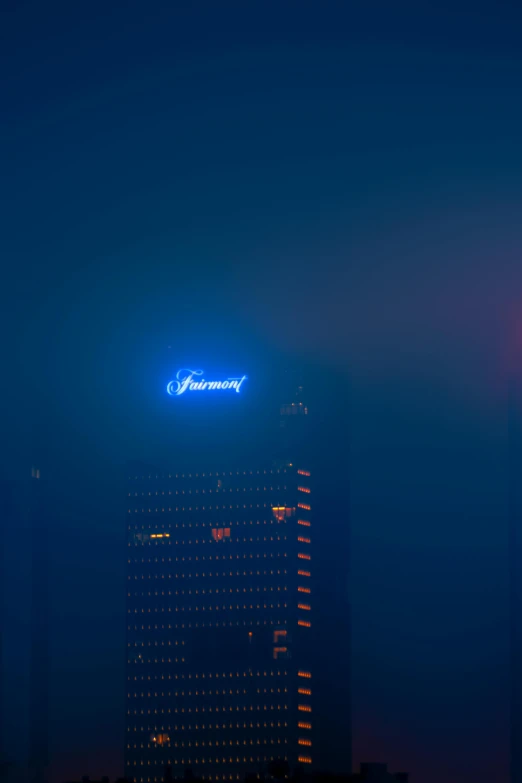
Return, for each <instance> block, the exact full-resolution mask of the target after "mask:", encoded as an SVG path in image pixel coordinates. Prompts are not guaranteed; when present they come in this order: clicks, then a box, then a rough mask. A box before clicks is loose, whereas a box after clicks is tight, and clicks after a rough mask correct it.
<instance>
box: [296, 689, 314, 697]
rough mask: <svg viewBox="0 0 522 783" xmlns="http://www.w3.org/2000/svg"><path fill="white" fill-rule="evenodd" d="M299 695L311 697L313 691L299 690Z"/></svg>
mask: <svg viewBox="0 0 522 783" xmlns="http://www.w3.org/2000/svg"><path fill="white" fill-rule="evenodd" d="M297 693H302V694H303V695H304V696H311V695H312V691H311V689H310V688H298V689H297Z"/></svg>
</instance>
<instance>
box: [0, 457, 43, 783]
mask: <svg viewBox="0 0 522 783" xmlns="http://www.w3.org/2000/svg"><path fill="white" fill-rule="evenodd" d="M46 489H47V486H46V485H45V482H42V481H41V480H40V472H39V470H38V469H35V468H33V470H32V475H31V476H30V477H28V478H23V479H17V480H12V481H7V480H6V481H2V482H0V771H1V779H2V780H3V781H6V783H46V781H47V780H49V760H48V545H47V535H48V521H49V520H48V516H49V506H48V500H47V493H46Z"/></svg>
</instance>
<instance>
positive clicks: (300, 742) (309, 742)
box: [297, 738, 312, 748]
mask: <svg viewBox="0 0 522 783" xmlns="http://www.w3.org/2000/svg"><path fill="white" fill-rule="evenodd" d="M297 744H298V745H308V747H309V748H311V747H312V740H309V739H301V738H299V739H298V740H297Z"/></svg>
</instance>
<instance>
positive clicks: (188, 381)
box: [167, 369, 246, 397]
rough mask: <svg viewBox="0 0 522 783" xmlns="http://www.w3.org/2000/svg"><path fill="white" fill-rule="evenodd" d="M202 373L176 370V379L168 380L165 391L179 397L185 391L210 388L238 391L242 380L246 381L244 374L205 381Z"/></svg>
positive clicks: (207, 389) (208, 389)
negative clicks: (237, 376) (220, 379)
mask: <svg viewBox="0 0 522 783" xmlns="http://www.w3.org/2000/svg"><path fill="white" fill-rule="evenodd" d="M202 375H203V370H188V369H183V370H178V372H177V373H176V379H175V380H174V381H169V382H168V384H167V392H168V393H169V394H170V395H171V396H172V397H179V396H180V394H185V392H186V391H211V390H212V389H233V390H235V391H236V392H239V390H240V388H241V385H242V383H243V381H246V375H243V376H241V377H240V378H225V379H224V380H222V381H206V380H205V379H204V378H202ZM200 379H201V380H200Z"/></svg>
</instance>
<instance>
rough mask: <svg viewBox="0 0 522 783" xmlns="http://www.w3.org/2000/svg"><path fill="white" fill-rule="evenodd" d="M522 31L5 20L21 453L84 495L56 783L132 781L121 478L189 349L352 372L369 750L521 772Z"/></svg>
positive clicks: (57, 617) (348, 6)
mask: <svg viewBox="0 0 522 783" xmlns="http://www.w3.org/2000/svg"><path fill="white" fill-rule="evenodd" d="M521 21H522V16H521V8H520V7H517V4H516V3H514V2H511V3H507V2H502V1H501V2H496V3H493V2H491V3H475V4H474V5H473V6H471V4H468V3H459V2H458V0H457V1H456V2H452V3H449V2H448V3H445V2H437V3H435V2H431V1H430V2H428V1H427V0H424V2H421V3H402V2H397V3H393V4H390V3H389V2H387V3H385V2H380V1H377V2H371V3H370V2H350V1H349V0H345V2H340V1H339V2H333V1H332V2H330V0H327V1H325V2H320V3H319V2H316V3H297V2H295V3H294V2H281V1H280V2H277V3H275V2H266V1H265V2H259V3H258V2H255V1H254V0H252V2H246V3H245V2H242V3H227V2H221V3H216V2H212V3H207V2H201V3H181V2H176V1H175V0H172V1H171V2H168V3H154V2H152V3H147V4H144V3H137V2H126V3H117V2H110V0H106V2H104V3H89V4H77V3H53V2H48V3H36V2H23V0H17V2H4V3H3V4H2V19H1V22H0V67H1V69H2V73H3V76H4V78H3V80H2V88H1V89H2V123H1V134H2V135H1V149H2V153H3V154H2V178H1V181H2V196H3V198H2V231H1V234H0V243H1V244H0V252H1V257H2V259H3V270H4V274H3V285H2V286H1V289H0V297H1V313H0V319H1V322H2V334H3V336H4V349H3V356H4V362H3V364H4V369H5V373H4V377H5V381H4V384H3V388H2V395H3V397H4V406H3V410H4V411H5V412H6V415H5V416H4V417H3V421H2V424H1V433H0V434H1V436H2V440H3V442H4V444H5V447H4V448H3V449H2V452H3V453H2V459H1V464H2V472H3V475H10V474H13V473H16V472H17V471H18V470H20V469H21V466H22V465H24V464H25V462H26V461H27V460H28V459H30V457H28V454H30V445H31V442H32V440H33V435H32V434H31V429H32V423H31V422H32V420H33V419H34V412H39V413H40V414H41V415H42V416H43V417H44V420H45V423H46V424H45V427H44V428H43V431H44V432H46V431H47V428H50V429H51V430H52V432H53V437H52V439H51V441H52V442H48V444H47V447H46V455H45V459H46V462H47V470H48V473H49V474H50V475H52V476H54V477H58V478H59V479H60V480H61V481H63V485H64V505H63V509H62V511H61V512H60V513H61V521H60V525H61V528H60V529H61V534H60V540H59V541H57V542H56V547H55V551H54V558H55V568H54V571H53V580H54V582H53V584H54V596H55V605H54V610H53V611H54V613H55V614H54V626H53V628H54V631H53V633H54V634H55V635H54V636H53V645H54V648H53V649H54V657H53V666H54V671H53V678H54V679H53V682H54V689H53V692H54V707H53V709H54V716H55V719H56V722H55V730H54V735H53V743H54V753H55V760H56V764H55V776H56V783H61V780H62V779H64V778H65V777H69V778H73V777H76V778H78V777H79V776H81V775H82V774H86V773H90V774H91V775H98V774H110V775H115V774H119V773H120V772H121V757H120V748H121V744H122V736H121V725H122V723H121V711H122V701H121V699H122V693H123V672H122V661H123V654H124V652H123V645H122V633H123V626H124V622H123V613H122V607H123V596H124V587H123V582H122V578H123V562H122V561H123V555H122V549H121V547H122V541H123V532H124V531H123V526H124V520H123V518H122V517H121V515H120V513H119V505H118V504H119V498H118V497H117V493H114V492H112V493H111V486H114V478H115V477H116V476H118V475H119V471H120V466H121V465H122V463H123V462H124V461H125V459H126V458H127V457H134V456H140V455H139V454H136V452H137V451H138V450H139V448H140V444H142V442H143V435H142V431H143V428H144V427H146V424H145V423H144V422H145V418H144V419H143V420H142V421H141V422H136V417H139V416H140V415H143V417H145V416H146V411H143V410H142V409H140V401H141V397H140V394H138V393H137V392H136V388H137V386H136V383H137V380H136V379H138V378H139V379H140V381H139V384H140V388H142V386H143V384H144V383H145V384H146V383H147V379H148V377H149V376H148V373H149V372H150V368H151V365H152V364H153V359H152V358H151V357H153V356H155V355H156V353H157V352H158V351H159V350H161V349H163V347H164V346H165V345H167V344H169V342H170V341H172V340H173V339H175V340H177V341H178V342H179V341H180V340H183V339H184V338H185V337H186V339H187V341H190V340H191V339H193V335H194V334H195V333H197V335H198V339H199V340H200V341H201V339H202V335H206V334H208V341H207V350H208V351H210V350H212V351H214V352H215V353H216V354H219V352H220V351H222V350H224V348H223V346H224V345H226V343H227V341H228V340H230V341H231V343H233V342H234V341H237V340H238V339H241V340H242V341H244V344H245V345H248V344H251V345H252V346H256V345H262V346H263V351H265V352H266V351H269V350H270V348H271V347H273V350H274V351H280V350H287V351H289V352H291V353H293V354H295V353H298V354H302V355H303V356H306V357H309V358H310V357H311V358H312V359H313V358H321V359H326V360H327V361H328V362H330V364H331V366H332V367H342V368H344V369H345V371H346V373H347V375H349V376H350V378H351V382H352V387H353V396H352V400H351V402H350V404H351V405H352V407H353V412H352V418H353V439H352V444H351V449H352V476H351V483H352V493H353V509H352V512H353V513H352V526H353V611H354V617H353V644H354V666H353V676H354V704H353V708H354V757H355V760H356V761H357V762H358V761H360V760H365V759H373V760H379V759H381V760H388V761H389V762H390V764H392V765H393V767H394V768H404V769H409V770H410V771H411V773H412V775H413V781H419V783H440V781H441V780H444V781H449V783H468V781H469V783H490V781H491V780H495V781H498V783H504V781H506V780H507V736H508V731H507V727H508V722H507V719H508V714H507V703H508V702H507V695H508V691H507V684H508V679H507V662H508V656H507V649H508V648H507V641H508V635H507V634H508V626H507V575H506V568H507V558H506V555H507V520H506V494H505V490H506V476H505V464H506V444H505V430H506V411H505V381H506V376H507V372H508V369H509V368H510V367H512V365H513V361H514V357H516V347H517V346H519V347H520V348H521V349H522V339H521V338H522V329H521V320H520V315H519V314H520V305H521V288H522V261H521V255H520V254H521V245H522V242H521V240H522V220H521V214H522V177H521V175H522V152H521V145H520V139H521V137H522V135H521V134H522V110H521V108H520V107H521V101H520V91H521V86H522V54H521V50H520V40H521V36H522V29H521ZM514 351H515V352H514ZM521 352H522V351H521ZM327 382H328V377H325V383H327ZM151 384H152V381H151ZM138 433H140V434H138ZM97 471H99V472H100V473H103V477H104V479H105V482H106V486H105V488H104V489H103V490H100V489H97V490H93V491H92V492H91V493H90V495H89V498H88V499H87V500H86V504H85V507H82V508H76V507H73V503H72V501H71V498H72V497H73V492H72V490H68V489H67V487H70V486H73V485H74V481H78V480H79V478H78V474H81V473H82V472H85V475H89V476H95V475H96V473H97ZM93 583H95V587H93ZM79 675H81V676H79Z"/></svg>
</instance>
